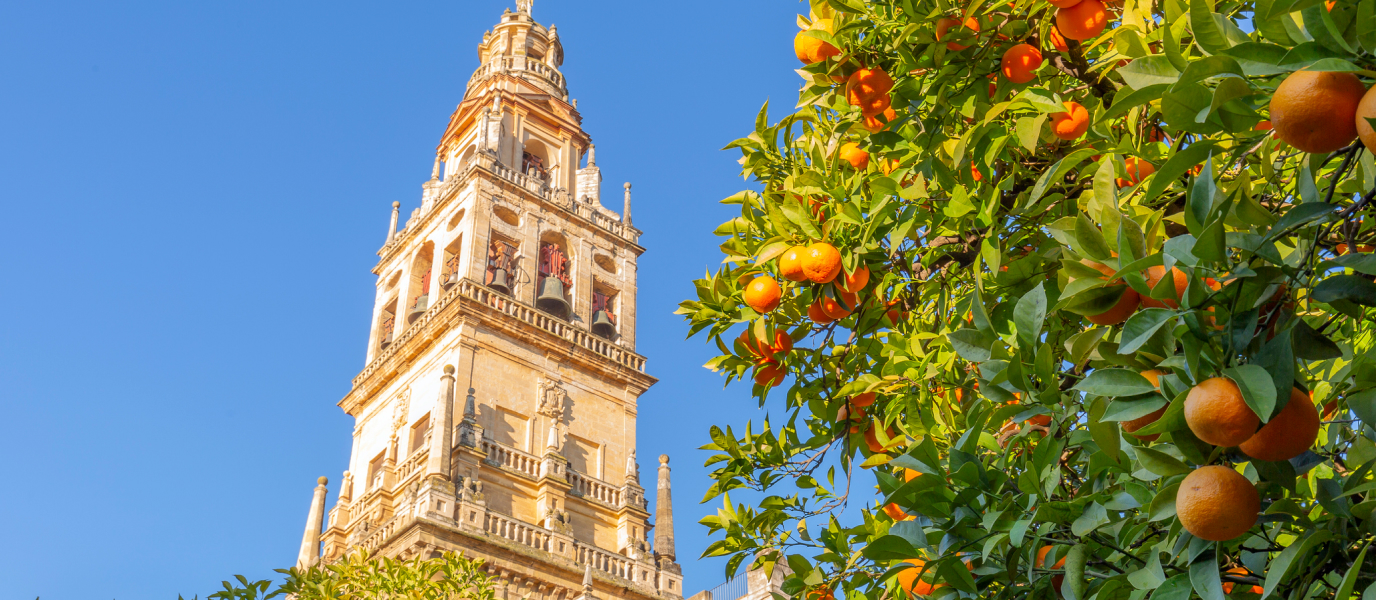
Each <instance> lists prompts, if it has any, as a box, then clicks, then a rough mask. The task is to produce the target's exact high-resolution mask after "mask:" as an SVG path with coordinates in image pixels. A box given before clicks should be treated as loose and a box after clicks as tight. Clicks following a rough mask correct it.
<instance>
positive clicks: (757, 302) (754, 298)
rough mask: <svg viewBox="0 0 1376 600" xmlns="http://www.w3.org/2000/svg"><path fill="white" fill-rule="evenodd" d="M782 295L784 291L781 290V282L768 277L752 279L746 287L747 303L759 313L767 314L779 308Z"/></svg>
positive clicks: (762, 276)
mask: <svg viewBox="0 0 1376 600" xmlns="http://www.w3.org/2000/svg"><path fill="white" fill-rule="evenodd" d="M782 295H783V290H780V289H779V282H777V281H774V278H773V277H770V276H768V275H761V276H759V277H756V278H754V279H751V280H750V283H749V284H746V286H745V295H744V296H745V303H746V304H748V305H750V308H753V309H755V312H758V313H767V312H769V311H771V310H774V309H776V308H778V307H779V298H780V297H781V296H782Z"/></svg>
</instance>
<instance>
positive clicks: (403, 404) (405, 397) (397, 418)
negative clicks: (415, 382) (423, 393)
mask: <svg viewBox="0 0 1376 600" xmlns="http://www.w3.org/2000/svg"><path fill="white" fill-rule="evenodd" d="M410 412H411V388H409V387H408V388H406V389H404V390H401V393H400V394H397V401H396V403H395V404H393V405H392V433H393V434H395V433H396V432H397V431H400V430H401V428H402V427H405V426H406V416H407V415H408V414H410Z"/></svg>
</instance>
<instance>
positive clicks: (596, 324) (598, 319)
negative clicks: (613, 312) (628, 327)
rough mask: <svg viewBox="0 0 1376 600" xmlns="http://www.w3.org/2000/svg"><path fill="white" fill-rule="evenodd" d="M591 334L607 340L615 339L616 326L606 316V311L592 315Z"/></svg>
mask: <svg viewBox="0 0 1376 600" xmlns="http://www.w3.org/2000/svg"><path fill="white" fill-rule="evenodd" d="M592 333H593V335H600V336H602V337H604V338H607V339H609V340H610V339H612V338H614V337H616V324H615V323H612V320H611V317H609V316H607V311H605V310H599V311H597V312H595V313H593V314H592Z"/></svg>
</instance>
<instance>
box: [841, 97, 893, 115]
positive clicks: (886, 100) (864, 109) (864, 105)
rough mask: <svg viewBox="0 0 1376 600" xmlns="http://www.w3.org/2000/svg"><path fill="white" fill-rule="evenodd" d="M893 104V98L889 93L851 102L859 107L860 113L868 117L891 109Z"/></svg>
mask: <svg viewBox="0 0 1376 600" xmlns="http://www.w3.org/2000/svg"><path fill="white" fill-rule="evenodd" d="M892 104H893V99H892V98H890V97H889V95H888V94H881V95H879V96H875V97H873V98H869V99H866V100H862V101H859V102H851V105H852V106H855V107H857V108H859V109H860V114H861V115H864V116H866V117H873V116H875V115H879V114H883V113H884V111H886V110H891V109H890V106H892Z"/></svg>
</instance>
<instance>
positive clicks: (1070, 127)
mask: <svg viewBox="0 0 1376 600" xmlns="http://www.w3.org/2000/svg"><path fill="white" fill-rule="evenodd" d="M1086 131H1089V111H1087V110H1085V107H1084V106H1081V105H1080V103H1079V102H1074V101H1071V100H1067V101H1066V102H1065V112H1059V113H1053V114H1052V115H1051V133H1054V134H1056V137H1058V138H1061V139H1063V140H1066V141H1074V140H1076V139H1079V137H1080V136H1082V135H1084V134H1085V132H1086Z"/></svg>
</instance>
